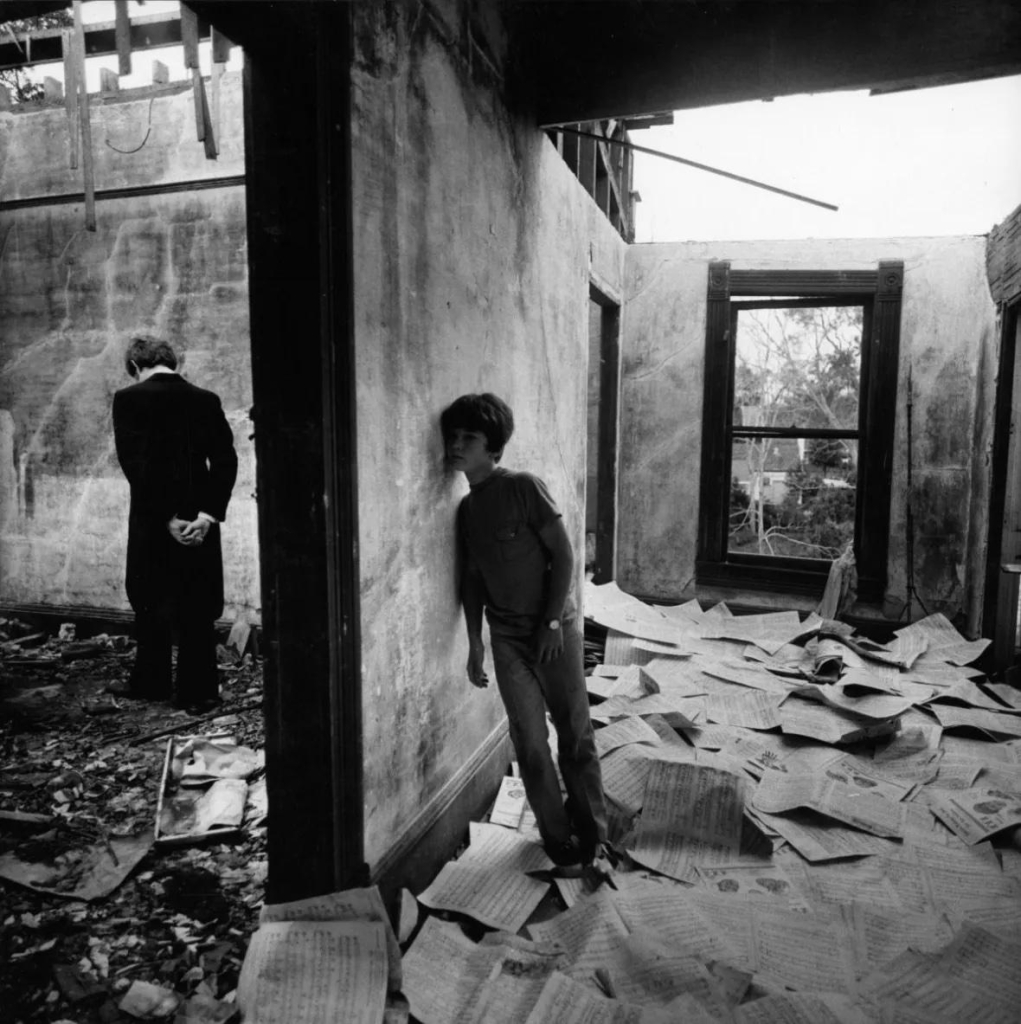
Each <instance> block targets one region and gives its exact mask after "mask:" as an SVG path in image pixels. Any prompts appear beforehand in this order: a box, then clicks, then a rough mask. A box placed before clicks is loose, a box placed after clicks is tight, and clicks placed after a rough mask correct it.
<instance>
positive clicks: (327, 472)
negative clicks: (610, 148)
mask: <svg viewBox="0 0 1021 1024" xmlns="http://www.w3.org/2000/svg"><path fill="white" fill-rule="evenodd" d="M190 6H192V7H193V8H194V9H195V10H196V11H197V12H198V13H199V15H200V17H202V18H206V19H208V20H209V21H210V22H211V23H212V24H214V25H215V26H216V27H217V29H219V30H220V31H222V32H223V33H224V34H225V35H226V36H227V37H228V38H230V39H231V40H232V41H233V42H234V43H236V44H238V45H240V46H242V47H243V48H244V50H245V75H244V104H245V174H246V186H247V193H246V200H247V217H248V262H249V295H250V299H249V302H250V310H251V352H252V385H253V393H254V398H255V405H254V408H253V410H252V418H253V421H254V423H255V451H256V463H257V465H256V482H257V488H258V513H259V547H260V574H261V585H262V612H263V631H264V638H265V643H264V650H265V654H266V664H265V712H266V764H267V784H268V789H269V804H270V808H271V810H270V816H269V821H268V837H267V838H268V856H269V877H268V881H267V900H268V901H272V902H278V901H282V900H293V899H300V898H303V897H306V896H311V895H316V894H320V893H324V892H329V891H331V890H335V889H339V888H345V887H348V886H351V885H357V884H362V883H363V882H364V880H365V879H366V877H367V870H366V868H365V865H364V799H363V761H362V729H361V674H360V668H359V663H360V650H359V609H358V564H357V555H356V552H357V503H356V502H357V492H356V480H355V464H356V462H355V460H356V449H355V422H356V408H355V371H354V343H353V326H352V325H353V285H352V227H351V206H352V201H351V172H350V166H351V133H350V127H351V118H350V61H351V22H350V8H349V6H348V5H347V4H339V3H286V4H269V3H258V2H251V3H250V2H237V0H234V2H224V0H215V2H205V0H195V2H193V3H191V4H190Z"/></svg>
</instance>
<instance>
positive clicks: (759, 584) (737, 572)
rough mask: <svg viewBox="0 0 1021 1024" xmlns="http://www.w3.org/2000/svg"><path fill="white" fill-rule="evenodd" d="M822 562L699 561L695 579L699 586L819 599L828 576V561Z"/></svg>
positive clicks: (696, 565)
mask: <svg viewBox="0 0 1021 1024" xmlns="http://www.w3.org/2000/svg"><path fill="white" fill-rule="evenodd" d="M822 564H823V565H824V566H825V568H824V569H807V568H794V567H791V566H780V565H776V564H772V563H771V564H768V565H763V564H758V565H750V564H747V563H744V562H707V561H699V562H697V563H696V564H695V582H696V585H697V586H698V587H699V588H702V587H706V588H709V589H714V588H718V587H733V588H735V589H738V590H752V591H768V592H769V593H772V594H776V595H777V596H784V595H790V596H792V597H794V596H798V597H810V598H812V599H813V600H814V601H816V602H818V601H819V599H820V598H821V597H822V594H823V590H824V589H825V588H826V580H827V579H828V578H829V563H822Z"/></svg>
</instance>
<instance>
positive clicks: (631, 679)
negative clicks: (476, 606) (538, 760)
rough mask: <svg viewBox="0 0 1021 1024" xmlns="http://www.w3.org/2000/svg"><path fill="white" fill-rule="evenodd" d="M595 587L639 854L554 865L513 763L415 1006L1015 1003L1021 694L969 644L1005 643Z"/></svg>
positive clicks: (622, 801) (714, 1016) (592, 662)
mask: <svg viewBox="0 0 1021 1024" xmlns="http://www.w3.org/2000/svg"><path fill="white" fill-rule="evenodd" d="M585 607H586V611H587V613H588V614H589V615H590V616H591V617H592V619H593V620H594V622H596V623H599V624H600V625H601V626H602V627H604V628H606V630H607V632H606V642H605V655H604V658H603V659H602V661H599V660H598V658H597V657H595V656H592V655H594V648H595V646H596V645H595V644H594V643H593V642H592V641H591V639H590V640H589V642H588V643H587V645H586V651H587V654H588V655H589V656H590V657H589V661H588V667H589V669H590V671H591V675H590V676H589V677H588V681H589V690H590V694H591V700H592V702H593V704H592V718H593V722H594V723H595V724H596V728H597V732H596V737H597V746H598V748H599V751H600V755H601V762H602V766H603V781H604V787H605V789H606V793H607V795H608V797H609V799H610V803H611V836H610V838H611V840H612V848H613V850H615V852H616V855H617V856H618V857H619V861H618V863H617V866H616V870H613V871H612V873H610V874H609V875H608V876H606V875H601V876H593V875H591V874H590V875H589V876H588V877H586V875H585V872H574V873H573V874H574V876H575V877H572V872H571V871H570V870H567V871H564V870H563V869H556V870H552V871H551V870H549V862H548V861H546V862H545V864H541V863H540V862H541V861H545V857H544V855H543V852H542V850H541V847H539V846H538V845H537V844H538V836H537V834H536V831H535V827H534V818H533V817H532V815H531V813H530V811H529V810H528V809H527V805H526V804H524V803H523V801H522V800H521V795H522V794H521V786H520V780H517V779H515V778H513V777H511V776H508V778H507V779H505V780H504V785H503V786H502V787H501V791H500V794H499V795H498V797H497V800H496V803H495V804H494V807H493V811H492V813H491V814H490V816H489V821H488V822H487V823H473V825H472V829H471V837H470V844H469V846H468V847H467V850H466V851H465V852H464V853H463V854H462V855H461V856H460V857H458V858H457V859H456V860H454V861H451V862H450V863H448V864H447V865H446V866H445V867H444V868H443V870H442V871H441V872H440V874H439V875H438V876H437V878H436V879H435V880H434V881H433V883H432V884H431V885H430V886H429V887H428V888H427V889H426V890H425V891H424V892H422V893H420V894H419V897H418V898H419V901H420V902H421V904H422V905H423V907H425V908H427V910H426V916H425V918H424V921H423V922H422V924H421V925H420V927H419V928H418V930H417V932H416V933H415V934H414V936H413V937H412V941H411V943H410V947H409V948H408V949H407V951H406V952H405V955H404V993H405V995H406V996H407V997H408V1000H409V1002H410V1006H411V1012H412V1015H413V1016H412V1019H413V1020H418V1021H421V1022H422V1024H446V1022H448V1021H453V1020H471V1021H485V1022H487V1024H488V1022H507V1024H522V1022H524V1024H563V1022H572V1021H585V1022H604V1021H605V1022H625V1021H626V1022H629V1024H630V1022H642V1024H658V1022H664V1024H665V1022H668V1021H670V1022H676V1021H685V1022H688V1021H692V1022H720V1021H725V1022H732V1024H766V1022H773V1021H783V1022H784V1024H802V1022H803V1024H819V1022H846V1024H868V1022H881V1024H892V1022H894V1021H896V1022H898V1024H922V1022H926V1024H938V1022H947V1024H950V1022H952V1021H960V1020H979V1019H980V1020H983V1021H990V1022H992V1021H1004V1022H1007V1021H1013V1020H1016V1013H1017V1006H1018V1005H1021V828H1019V826H1021V740H1019V739H1018V737H1021V716H1019V715H1018V710H1019V709H1018V703H1019V702H1018V698H1017V694H1016V693H1014V692H1007V691H1004V690H1003V688H1002V687H998V686H997V685H996V684H992V685H990V684H989V683H988V681H987V680H985V678H984V677H983V676H982V674H981V673H980V672H978V671H976V670H974V669H972V668H970V667H969V666H970V665H971V664H972V662H974V661H975V660H976V659H977V658H978V657H979V656H980V654H981V653H982V650H983V649H984V646H985V642H984V641H978V642H970V641H967V640H965V639H964V638H963V637H961V636H960V635H959V634H958V633H957V632H956V630H954V628H953V627H952V625H951V624H950V623H949V622H947V620H946V619H944V618H943V617H942V616H938V615H936V616H930V617H928V618H927V619H924V620H922V621H921V622H917V623H914V624H913V625H911V626H908V627H906V628H905V629H902V630H898V632H897V635H896V637H895V639H894V640H893V641H892V642H891V643H888V644H877V643H874V642H873V641H870V640H868V639H866V638H864V637H860V636H856V635H855V634H854V632H853V630H851V629H850V628H849V627H848V626H846V624H843V623H837V622H833V621H832V620H823V619H821V618H820V617H819V616H811V617H809V618H808V619H807V620H802V619H801V617H800V616H799V615H798V614H797V613H795V612H783V613H773V614H766V615H733V614H732V613H731V612H730V611H729V609H727V607H726V606H725V605H722V604H721V605H717V606H716V607H714V608H711V609H709V610H703V609H702V608H701V607H700V606H699V605H698V604H696V603H694V602H692V603H690V604H687V605H682V606H679V607H662V608H657V607H652V606H649V605H646V604H643V603H641V602H639V601H636V600H635V599H633V598H631V597H629V596H628V595H626V594H624V593H622V592H621V591H619V590H618V589H617V588H616V587H614V586H613V585H608V586H604V587H592V586H590V587H589V588H588V590H587V592H586V596H585ZM590 632H591V631H590ZM550 882H553V883H555V888H553V889H551V888H549V883H550ZM603 882H607V883H608V884H602V883H603ZM522 922H524V923H523V925H522ZM493 929H495V930H493Z"/></svg>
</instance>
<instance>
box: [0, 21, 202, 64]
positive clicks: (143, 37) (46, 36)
mask: <svg viewBox="0 0 1021 1024" xmlns="http://www.w3.org/2000/svg"><path fill="white" fill-rule="evenodd" d="M3 10H4V8H3V7H0V13H2V12H3ZM60 33H61V30H60V29H59V28H49V29H40V30H38V31H35V32H31V33H29V34H28V35H27V36H20V35H19V37H18V40H17V42H15V41H13V40H12V39H11V38H10V36H8V35H6V34H4V35H0V68H5V67H26V66H28V65H32V64H48V63H51V62H53V61H59V60H62V59H63V51H62V50H61V45H60ZM199 35H200V37H201V38H203V39H208V38H209V26H208V25H207V24H205V23H203V22H201V21H200V23H199ZM180 42H181V19H180V17H178V15H176V14H146V15H143V16H142V17H138V18H132V19H131V49H132V50H133V51H136V50H152V49H155V48H157V47H160V46H174V45H176V44H178V43H180ZM116 52H117V36H116V25H115V23H114V22H112V21H100V22H96V23H95V24H93V25H86V26H85V55H86V56H87V57H98V56H103V55H106V54H115V53H116Z"/></svg>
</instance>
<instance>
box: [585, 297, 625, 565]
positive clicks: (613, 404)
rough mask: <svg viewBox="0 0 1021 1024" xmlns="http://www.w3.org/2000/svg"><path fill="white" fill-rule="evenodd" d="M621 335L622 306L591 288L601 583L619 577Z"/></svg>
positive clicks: (596, 550)
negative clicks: (618, 461) (616, 562)
mask: <svg viewBox="0 0 1021 1024" xmlns="http://www.w3.org/2000/svg"><path fill="white" fill-rule="evenodd" d="M619 333H620V305H619V304H618V303H616V302H614V301H613V300H612V299H611V298H609V297H608V296H607V295H604V294H603V293H602V292H601V291H599V289H598V288H596V287H595V286H594V285H593V286H590V288H589V364H588V365H589V369H588V467H587V473H586V484H585V574H586V576H588V577H590V578H591V579H592V581H593V582H595V583H608V582H609V581H610V580H612V579H613V578H614V575H615V560H616V547H615V535H616V508H617V396H618V394H619V391H620V344H619Z"/></svg>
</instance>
